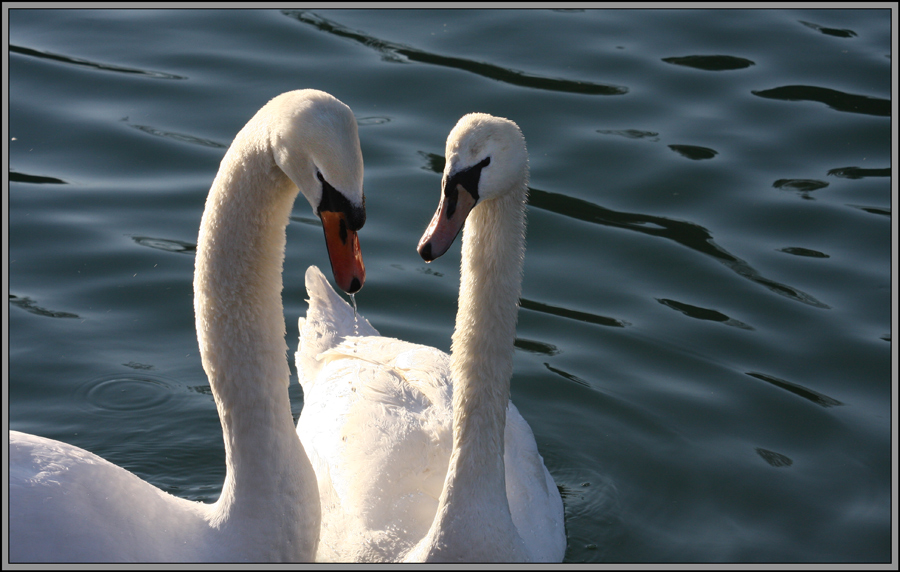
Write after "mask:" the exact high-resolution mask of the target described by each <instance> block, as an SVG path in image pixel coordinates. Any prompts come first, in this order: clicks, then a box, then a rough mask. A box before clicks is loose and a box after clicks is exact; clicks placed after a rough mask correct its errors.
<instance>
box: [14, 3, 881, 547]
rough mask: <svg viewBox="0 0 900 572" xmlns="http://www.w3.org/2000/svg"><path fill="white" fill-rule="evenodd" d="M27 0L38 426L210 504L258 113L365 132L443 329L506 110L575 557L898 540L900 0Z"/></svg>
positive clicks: (397, 320) (290, 314)
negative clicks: (207, 248) (35, 4)
mask: <svg viewBox="0 0 900 572" xmlns="http://www.w3.org/2000/svg"><path fill="white" fill-rule="evenodd" d="M9 16H10V19H9V117H8V137H7V141H6V142H5V145H8V157H9V181H10V182H9V210H8V225H9V246H8V256H9V259H8V269H9V307H8V312H9V314H8V315H9V338H8V339H9V343H8V348H9V386H8V401H7V403H8V412H9V426H10V427H11V428H13V429H18V430H22V431H26V432H30V433H35V434H39V435H43V436H46V437H51V438H54V439H59V440H62V441H65V442H68V443H72V444H75V445H78V446H80V447H83V448H85V449H88V450H90V451H93V452H94V453H97V454H98V455H100V456H102V457H104V458H106V459H108V460H110V461H112V462H113V463H116V464H118V465H120V466H122V467H125V468H127V469H129V470H131V471H133V472H134V473H136V474H137V475H139V476H140V477H141V478H144V479H146V480H148V481H150V482H151V483H153V484H155V485H157V486H159V487H161V488H162V489H164V490H166V491H169V492H171V493H173V494H176V495H179V496H183V497H185V498H189V499H195V500H202V501H206V502H212V501H214V500H215V499H216V498H217V497H218V495H219V492H220V489H221V485H222V482H223V478H224V449H223V444H222V436H221V429H220V426H219V421H218V416H217V413H216V409H215V405H214V403H213V399H212V396H211V394H210V391H209V386H208V381H207V378H206V376H205V374H204V372H203V370H202V368H201V365H200V358H199V356H198V349H197V341H196V334H195V331H194V322H193V308H192V285H191V281H192V274H193V265H194V257H193V252H194V247H195V245H196V239H197V228H198V225H199V221H200V216H201V213H202V209H203V204H204V201H205V198H206V194H207V191H208V189H209V185H210V183H211V181H212V179H213V176H214V175H215V173H216V170H217V168H218V163H219V161H220V160H221V158H222V156H223V154H224V152H225V149H226V148H227V146H228V145H229V144H230V142H231V140H232V138H233V137H234V135H235V133H237V131H238V130H239V129H240V128H241V127H242V126H243V125H244V123H245V122H246V121H247V120H248V119H249V118H250V117H251V116H252V115H253V114H254V113H255V112H256V110H257V109H258V108H259V107H261V106H262V105H263V104H264V103H265V102H266V101H268V100H269V99H270V98H272V97H273V96H275V95H277V94H279V93H282V92H284V91H289V90H293V89H298V88H306V87H313V88H318V89H321V90H324V91H327V92H329V93H331V94H333V95H334V96H336V97H337V98H339V99H340V100H342V101H343V102H344V103H346V104H348V105H349V106H350V107H351V108H352V109H353V111H354V113H355V115H356V117H357V120H358V123H359V126H360V132H359V133H360V139H361V144H362V150H363V156H364V159H365V168H366V170H365V192H366V205H367V210H368V220H367V223H366V225H365V227H364V228H363V230H362V231H361V233H360V241H361V244H362V249H363V254H364V257H365V264H366V269H367V272H368V278H367V282H366V284H365V287H364V288H363V290H362V291H361V292H360V294H359V295H358V296H357V302H358V304H359V309H360V312H361V313H362V314H363V315H364V316H366V317H367V318H368V319H369V321H370V322H371V323H372V325H374V326H375V327H376V328H378V329H379V330H380V332H381V333H382V334H384V335H387V336H393V337H397V338H401V339H405V340H409V341H414V342H419V343H423V344H428V345H433V346H436V347H438V348H441V349H443V350H449V347H450V335H451V332H452V330H453V321H454V318H455V312H456V295H457V288H458V284H459V281H458V278H459V246H458V243H457V245H454V247H453V248H452V249H451V250H450V252H448V253H447V255H445V256H444V257H443V258H441V259H439V260H437V261H436V262H434V263H432V264H428V265H426V264H425V263H424V262H423V261H422V260H421V259H420V258H419V256H418V255H417V254H416V250H415V247H416V244H417V242H418V239H419V236H420V235H421V232H422V231H423V230H424V228H425V226H426V225H427V223H428V221H429V220H430V217H431V215H432V214H433V212H434V209H435V207H436V205H437V200H438V195H439V191H440V179H441V176H440V171H441V169H442V167H443V151H444V142H445V139H446V136H447V134H448V132H449V131H450V129H451V128H452V127H453V125H454V124H455V123H456V121H457V120H458V119H459V118H460V117H461V116H462V115H463V114H465V113H468V112H471V111H482V112H487V113H492V114H494V115H499V116H503V117H508V118H510V119H513V120H514V121H516V122H517V123H518V124H519V126H520V127H521V128H522V131H523V133H524V135H525V138H526V141H527V144H528V149H529V153H530V165H531V179H530V188H531V191H530V206H529V210H528V249H527V255H526V263H525V281H524V285H523V293H522V300H521V302H522V307H521V310H520V313H519V326H518V339H517V342H516V347H517V351H516V355H515V376H514V378H513V381H512V398H513V401H514V402H515V403H516V405H517V406H518V408H519V410H520V411H521V413H522V415H523V416H524V417H525V418H526V420H528V422H529V423H530V425H531V427H532V429H533V430H534V433H535V437H536V439H537V443H538V447H539V449H540V451H541V453H542V454H543V456H544V459H545V462H546V464H547V467H548V468H549V470H550V473H551V474H552V475H553V478H554V479H555V481H556V483H557V484H558V486H559V487H560V489H561V491H562V494H563V499H564V503H565V508H566V527H567V536H568V549H567V552H566V561H567V562H585V561H586V562H620V563H621V562H624V563H628V562H716V563H718V562H817V563H823V562H876V563H877V562H881V563H883V562H891V561H892V558H893V563H894V564H896V548H895V547H894V545H893V538H894V534H893V532H895V531H892V522H895V520H893V519H895V518H896V512H895V511H896V501H897V498H896V495H895V494H894V495H893V496H892V490H893V492H894V493H896V482H897V480H896V453H895V452H894V451H895V449H894V448H893V446H892V438H893V437H894V436H895V435H896V433H895V426H894V425H893V420H894V416H896V408H895V407H896V387H897V385H896V384H897V381H896V380H897V377H896V361H895V360H896V352H894V350H893V344H892V327H893V325H895V324H896V322H895V321H892V320H895V318H896V313H895V309H894V308H893V307H892V305H891V301H892V300H894V299H896V294H897V291H896V283H895V282H892V274H891V271H892V260H894V259H893V258H892V256H893V255H892V244H896V242H893V240H895V237H896V235H894V239H893V240H892V223H893V218H892V206H893V200H894V199H895V198H896V196H897V195H896V187H893V186H892V177H891V172H892V171H891V168H892V157H893V155H892V121H891V119H892V117H893V114H894V113H895V111H896V107H895V105H894V104H893V102H892V100H891V93H892V92H891V89H892V71H893V73H896V67H895V66H894V65H893V62H892V49H891V45H892V43H891V30H892V24H894V25H895V24H896V15H895V14H894V15H892V14H891V12H889V11H887V10H850V11H831V10H774V11H767V10H752V11H738V10H722V11H716V10H713V11H691V10H672V11H656V10H634V11H629V10H623V11H609V10H516V11H506V10H495V11H469V10H453V11H444V10H424V11H416V10H396V11H369V10H363V11H354V10H312V11H302V10H296V11H294V10H285V11H278V10H273V11H243V10H225V11H206V10H199V11H193V10H172V11H138V10H130V11H103V10H90V11H56V10H49V11H28V10H12V11H10V13H9ZM893 133H894V137H896V131H894V132H893ZM893 141H896V139H893ZM287 233H288V249H287V254H286V261H285V273H284V283H285V289H284V306H285V321H286V327H287V335H286V339H287V343H288V345H289V347H290V348H291V352H293V351H294V349H296V345H297V317H298V316H302V315H304V314H305V310H306V302H305V290H304V287H303V275H304V272H305V270H306V268H307V267H308V266H309V265H311V264H315V265H318V266H319V267H321V268H323V269H325V270H326V271H327V269H328V267H329V266H328V260H327V257H326V254H325V249H324V246H323V244H322V237H321V233H322V231H321V230H320V227H319V223H318V219H316V218H315V217H314V216H313V214H312V211H311V210H310V208H309V206H308V204H307V203H306V202H305V201H303V200H302V199H301V200H298V201H297V203H296V205H295V208H294V213H293V217H292V220H291V224H290V225H289V227H288V230H287ZM294 245H298V246H296V247H294ZM299 245H302V246H303V247H301V246H299ZM892 358H893V360H894V361H893V369H892ZM290 361H291V367H292V368H293V367H294V364H293V358H291V360H290ZM293 374H294V375H293V378H292V382H291V399H292V403H293V409H294V414H295V416H296V415H299V412H300V410H301V409H302V407H303V396H302V391H301V390H300V386H299V384H298V383H297V382H296V372H295V371H294V372H293ZM893 445H894V446H895V445H896V441H894V442H893ZM892 456H893V458H892ZM892 551H893V552H892Z"/></svg>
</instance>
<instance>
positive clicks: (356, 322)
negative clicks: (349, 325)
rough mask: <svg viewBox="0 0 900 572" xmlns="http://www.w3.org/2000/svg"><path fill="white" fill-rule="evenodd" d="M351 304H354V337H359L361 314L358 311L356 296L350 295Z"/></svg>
mask: <svg viewBox="0 0 900 572" xmlns="http://www.w3.org/2000/svg"><path fill="white" fill-rule="evenodd" d="M350 302H351V303H352V304H353V335H354V336H358V335H359V312H357V311H356V294H350Z"/></svg>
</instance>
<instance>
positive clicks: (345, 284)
mask: <svg viewBox="0 0 900 572" xmlns="http://www.w3.org/2000/svg"><path fill="white" fill-rule="evenodd" d="M319 217H320V218H321V219H322V227H323V228H324V229H325V246H326V247H327V248H328V258H329V259H331V271H332V273H334V281H335V282H336V283H337V285H338V287H340V289H341V290H343V291H344V292H346V293H348V294H355V293H356V292H359V291H360V290H361V289H362V287H363V284H365V282H366V267H365V265H364V264H363V259H362V251H361V250H360V249H359V236H358V235H357V234H356V231H354V230H350V227H349V225H348V224H347V216H346V215H345V214H343V213H339V212H333V211H322V212H320V213H319Z"/></svg>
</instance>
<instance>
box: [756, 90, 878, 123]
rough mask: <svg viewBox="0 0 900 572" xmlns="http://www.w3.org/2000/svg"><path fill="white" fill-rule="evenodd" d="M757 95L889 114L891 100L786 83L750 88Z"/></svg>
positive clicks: (862, 111) (868, 112)
mask: <svg viewBox="0 0 900 572" xmlns="http://www.w3.org/2000/svg"><path fill="white" fill-rule="evenodd" d="M750 93H752V94H753V95H755V96H757V97H764V98H766V99H780V100H782V101H818V102H819V103H824V104H825V105H827V106H828V107H830V108H831V109H834V110H836V111H845V112H848V113H862V114H865V115H878V116H881V117H890V116H891V100H889V99H880V98H877V97H869V96H867V95H854V94H851V93H844V92H842V91H837V90H836V89H828V88H827V87H816V86H812V85H786V86H783V87H776V88H773V89H763V90H750Z"/></svg>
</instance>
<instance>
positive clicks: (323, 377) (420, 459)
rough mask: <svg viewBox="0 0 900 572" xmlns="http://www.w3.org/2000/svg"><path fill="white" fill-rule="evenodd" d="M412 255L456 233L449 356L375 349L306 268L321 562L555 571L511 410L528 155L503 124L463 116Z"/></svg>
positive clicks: (553, 537) (550, 524)
mask: <svg viewBox="0 0 900 572" xmlns="http://www.w3.org/2000/svg"><path fill="white" fill-rule="evenodd" d="M446 156H447V163H446V167H445V169H444V178H443V195H442V198H441V204H440V206H439V207H438V211H437V213H436V214H435V217H434V219H433V220H432V222H431V225H430V226H429V228H428V230H427V231H426V233H425V235H424V236H423V238H422V241H421V243H420V246H419V252H420V253H421V254H422V256H423V258H425V259H426V260H429V261H430V260H432V259H433V258H436V257H437V256H440V255H441V254H443V253H444V252H445V251H446V250H447V248H449V247H450V245H451V243H452V242H453V240H454V238H455V236H456V234H457V233H458V232H459V230H460V228H462V225H463V223H465V231H464V234H463V247H462V248H463V250H462V270H461V286H460V295H459V308H458V313H457V317H456V329H455V331H454V334H453V345H452V356H447V355H446V354H445V353H443V352H441V351H439V350H437V349H435V348H430V347H426V346H421V345H416V344H411V343H408V342H403V341H400V340H396V339H391V338H384V337H379V336H378V332H377V331H375V329H374V328H372V326H371V325H370V324H369V323H368V321H366V320H365V319H364V318H361V317H360V318H359V319H358V320H355V319H354V312H353V310H351V309H350V308H349V306H348V305H347V304H346V303H345V302H344V301H343V300H342V299H341V298H340V297H339V296H338V295H337V294H336V293H335V292H334V291H333V290H332V289H331V287H330V286H329V285H328V283H327V281H326V280H325V278H324V276H322V273H321V272H319V271H318V269H316V268H314V267H313V268H310V269H309V270H308V271H307V274H306V287H307V291H308V293H309V296H310V301H309V311H308V313H307V316H306V318H305V319H304V318H301V319H300V346H299V348H298V351H297V354H296V360H297V368H298V371H300V372H302V373H301V374H300V380H301V383H302V385H303V392H304V407H303V411H302V412H301V414H300V420H299V422H298V426H297V431H298V434H299V435H300V439H301V441H302V442H303V445H304V447H305V449H306V451H307V452H308V453H309V456H310V461H312V464H313V468H314V469H315V471H316V475H317V478H318V482H319V495H320V498H321V502H322V534H321V538H320V542H319V550H318V553H317V560H330V561H345V562H347V561H400V560H405V561H470V562H488V561H502V562H512V561H556V562H560V561H562V559H563V556H564V554H565V549H566V538H565V529H564V524H563V506H562V501H561V499H560V495H559V491H558V490H557V488H556V485H555V484H554V483H553V480H552V478H551V477H550V474H549V472H548V471H547V468H546V467H545V466H544V463H543V459H542V458H541V456H540V454H539V453H538V451H537V446H536V444H535V440H534V435H533V434H532V432H531V429H530V427H529V426H528V424H527V423H526V422H525V420H524V419H523V418H522V416H521V415H520V414H519V412H518V411H517V410H516V408H515V406H514V405H513V404H512V403H511V402H510V401H509V392H510V377H511V375H512V369H513V368H512V358H513V352H514V348H513V343H514V341H515V327H516V319H517V313H518V301H519V294H520V291H521V283H522V265H523V256H524V252H525V236H524V232H525V203H526V194H527V178H528V155H527V152H526V150H525V140H524V138H523V137H522V133H521V131H520V130H519V128H518V127H517V126H516V125H515V123H513V122H512V121H509V120H506V119H500V118H496V117H492V116H490V115H484V114H470V115H466V116H465V117H463V118H462V119H461V120H460V121H459V123H458V124H457V125H456V127H455V128H454V129H453V131H451V133H450V135H449V137H448V139H447V148H446Z"/></svg>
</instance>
